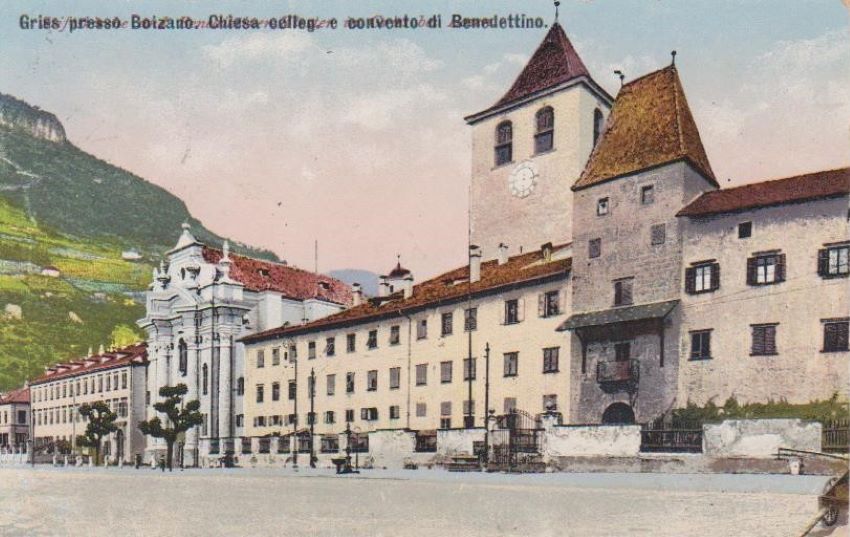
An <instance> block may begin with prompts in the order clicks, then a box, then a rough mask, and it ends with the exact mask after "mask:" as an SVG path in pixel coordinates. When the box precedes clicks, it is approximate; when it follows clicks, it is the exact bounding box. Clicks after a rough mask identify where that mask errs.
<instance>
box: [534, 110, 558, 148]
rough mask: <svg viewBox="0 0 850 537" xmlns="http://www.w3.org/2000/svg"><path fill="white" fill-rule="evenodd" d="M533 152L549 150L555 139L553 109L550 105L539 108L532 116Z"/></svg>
mask: <svg viewBox="0 0 850 537" xmlns="http://www.w3.org/2000/svg"><path fill="white" fill-rule="evenodd" d="M534 120H535V123H536V129H535V131H534V152H535V153H544V152H546V151H551V150H552V146H553V145H554V141H555V111H554V110H552V107H551V106H547V107H545V108H541V109H540V110H538V111H537V114H535V116H534Z"/></svg>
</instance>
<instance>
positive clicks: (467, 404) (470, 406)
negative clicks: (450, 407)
mask: <svg viewBox="0 0 850 537" xmlns="http://www.w3.org/2000/svg"><path fill="white" fill-rule="evenodd" d="M463 414H464V415H465V416H469V415H471V414H475V401H474V400H473V401H470V400H469V399H464V401H463Z"/></svg>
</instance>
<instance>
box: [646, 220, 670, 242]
mask: <svg viewBox="0 0 850 537" xmlns="http://www.w3.org/2000/svg"><path fill="white" fill-rule="evenodd" d="M649 229H650V238H649V242H650V243H651V244H652V245H653V246H657V245H659V244H664V241H666V240H667V226H666V224H655V225H653V226H652V227H651V228H649Z"/></svg>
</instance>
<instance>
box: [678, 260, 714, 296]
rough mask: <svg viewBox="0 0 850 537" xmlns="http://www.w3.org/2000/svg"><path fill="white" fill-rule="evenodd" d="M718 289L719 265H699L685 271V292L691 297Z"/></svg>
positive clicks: (712, 263)
mask: <svg viewBox="0 0 850 537" xmlns="http://www.w3.org/2000/svg"><path fill="white" fill-rule="evenodd" d="M717 289H720V264H719V263H714V262H711V263H699V264H695V265H694V266H691V267H688V268H687V269H685V292H687V293H688V294H691V295H695V294H699V293H709V292H711V291H716V290H717Z"/></svg>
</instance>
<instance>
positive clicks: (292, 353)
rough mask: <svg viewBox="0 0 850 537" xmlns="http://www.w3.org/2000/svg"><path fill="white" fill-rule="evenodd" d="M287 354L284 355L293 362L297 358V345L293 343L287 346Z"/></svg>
mask: <svg viewBox="0 0 850 537" xmlns="http://www.w3.org/2000/svg"><path fill="white" fill-rule="evenodd" d="M288 354H289V356H288V357H285V358H286V359H287V360H290V361H293V362H294V361H295V360H297V359H298V346H297V345H295V343H293V344H292V345H290V346H289V352H288Z"/></svg>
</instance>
